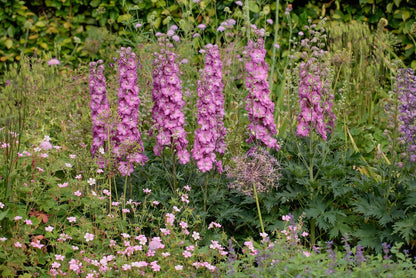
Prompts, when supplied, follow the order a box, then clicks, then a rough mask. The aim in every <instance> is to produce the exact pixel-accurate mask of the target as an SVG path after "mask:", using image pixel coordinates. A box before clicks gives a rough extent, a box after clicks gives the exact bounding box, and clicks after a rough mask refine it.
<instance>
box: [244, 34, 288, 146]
mask: <svg viewBox="0 0 416 278" xmlns="http://www.w3.org/2000/svg"><path fill="white" fill-rule="evenodd" d="M245 54H246V56H248V58H249V61H248V62H247V63H246V71H247V78H246V87H247V89H248V91H249V92H248V96H247V97H246V110H247V112H248V119H249V121H250V124H249V126H248V129H249V130H250V137H249V138H248V139H247V143H249V144H250V143H252V142H255V141H256V140H259V141H260V142H262V143H263V144H264V145H266V146H267V147H269V148H274V149H276V150H277V151H278V150H279V148H280V146H279V144H278V143H277V140H276V139H275V138H273V135H276V134H277V129H276V124H275V122H274V117H273V113H274V103H273V102H272V101H271V100H270V89H269V83H268V81H267V63H266V62H265V61H264V57H265V55H266V50H265V49H264V40H263V38H258V39H257V42H253V41H251V40H250V41H249V42H248V45H247V46H246V48H245Z"/></svg>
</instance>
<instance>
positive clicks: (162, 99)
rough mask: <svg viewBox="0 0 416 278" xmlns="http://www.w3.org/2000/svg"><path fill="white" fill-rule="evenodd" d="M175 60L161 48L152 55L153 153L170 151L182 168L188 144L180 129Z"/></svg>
mask: <svg viewBox="0 0 416 278" xmlns="http://www.w3.org/2000/svg"><path fill="white" fill-rule="evenodd" d="M161 39H163V38H161ZM175 59H176V56H175V53H173V52H171V51H169V50H167V49H164V48H163V49H161V50H160V53H155V59H154V61H153V66H154V69H153V88H152V100H153V103H154V105H153V109H152V119H153V123H154V128H155V130H158V132H159V133H158V135H157V137H156V138H157V143H156V145H155V146H154V147H153V151H154V153H155V155H158V156H159V155H161V153H162V151H163V147H164V146H170V147H174V148H175V150H176V152H177V156H178V159H179V163H181V164H186V163H188V162H189V159H190V155H189V152H188V151H187V149H186V147H187V145H188V140H187V139H186V131H185V129H184V127H183V126H184V124H185V116H184V114H183V112H182V108H183V107H184V105H185V101H184V100H183V97H182V86H181V83H182V81H181V80H180V78H179V67H178V65H177V64H176V63H175Z"/></svg>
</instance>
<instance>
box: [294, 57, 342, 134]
mask: <svg viewBox="0 0 416 278" xmlns="http://www.w3.org/2000/svg"><path fill="white" fill-rule="evenodd" d="M320 67H322V68H323V67H324V65H320V63H319V62H317V59H316V58H315V57H312V58H310V59H309V60H308V61H306V62H302V63H300V65H299V69H300V71H299V78H300V81H299V105H300V108H301V113H300V114H299V115H298V126H297V132H296V133H297V135H298V136H300V137H306V136H308V135H309V132H310V131H311V130H312V129H316V131H317V132H318V133H319V134H320V135H321V136H322V138H323V139H324V140H326V139H327V133H328V131H330V130H331V129H332V128H333V127H334V122H335V114H334V113H332V112H331V108H332V106H333V99H334V96H333V95H332V94H330V93H329V87H328V84H325V83H324V81H322V80H323V79H324V77H323V76H322V75H323V72H324V71H323V69H322V68H320Z"/></svg>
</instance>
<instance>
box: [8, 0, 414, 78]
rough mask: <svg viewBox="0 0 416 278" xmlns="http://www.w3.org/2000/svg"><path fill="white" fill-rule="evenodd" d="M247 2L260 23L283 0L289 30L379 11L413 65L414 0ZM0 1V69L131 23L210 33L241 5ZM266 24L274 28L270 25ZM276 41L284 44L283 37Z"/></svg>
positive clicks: (127, 30) (81, 53)
mask: <svg viewBox="0 0 416 278" xmlns="http://www.w3.org/2000/svg"><path fill="white" fill-rule="evenodd" d="M197 2H198V1H197ZM242 2H245V1H242ZM324 2H327V3H324ZM248 3H249V8H250V18H251V20H252V21H253V23H256V24H260V25H261V26H266V24H265V20H266V19H268V18H272V19H275V12H276V6H277V4H278V3H279V7H280V9H279V16H280V17H281V16H282V15H283V12H284V10H285V9H286V7H287V5H288V4H290V5H292V6H293V12H292V13H293V17H292V19H293V21H294V23H295V30H294V31H297V30H296V28H299V27H301V26H303V25H304V24H305V23H306V20H307V18H312V19H316V18H319V17H320V16H328V17H329V18H330V19H331V20H340V21H346V22H348V21H351V20H357V21H365V22H368V23H370V24H371V25H372V26H373V28H376V25H377V24H378V22H379V21H380V19H381V18H386V19H387V20H388V25H387V26H386V28H387V29H389V30H391V31H392V32H393V33H394V34H395V35H396V36H397V40H398V45H397V46H398V48H397V50H398V52H399V54H400V56H401V57H402V58H403V59H404V60H405V62H406V64H409V66H410V65H411V66H412V67H414V68H416V55H415V53H416V50H415V44H416V42H415V40H414V37H416V2H415V1H413V0H393V1H391V0H390V1H388V0H360V1H359V3H356V4H355V5H352V4H350V3H346V1H341V0H333V1H318V0H311V1H309V2H308V3H307V4H306V5H305V4H304V3H303V1H294V0H289V1H288V2H287V1H278V0H277V1H268V0H265V1H262V4H261V5H259V4H258V3H259V1H254V0H250V1H248ZM0 5H1V7H2V8H1V9H0V61H1V62H7V63H1V64H0V71H3V70H4V69H5V65H6V64H8V63H10V62H13V61H15V60H19V59H20V56H21V53H24V54H27V55H35V54H37V55H39V54H40V53H41V52H42V51H46V52H49V51H54V50H55V51H56V49H58V50H59V55H60V56H63V58H65V60H68V61H69V62H73V63H75V64H76V63H77V62H78V61H79V60H80V59H85V58H87V59H94V58H97V57H96V56H97V55H98V56H100V52H99V49H101V48H102V47H103V46H104V48H107V47H108V46H109V45H110V46H111V47H117V46H118V45H121V44H123V45H126V44H132V43H137V39H134V33H135V32H136V30H135V28H134V26H135V25H136V24H137V23H141V24H143V29H141V30H142V31H141V32H142V33H143V32H150V33H152V32H153V33H154V32H156V31H159V30H162V31H163V30H166V27H167V26H170V25H172V24H177V25H179V26H180V27H181V29H182V30H184V33H185V35H186V32H187V31H190V30H192V28H195V26H196V25H197V24H199V23H204V24H206V23H208V25H209V28H208V29H207V30H206V31H205V34H208V36H207V37H208V38H209V35H211V36H213V35H214V34H215V32H216V28H215V26H218V25H219V23H220V22H221V21H222V20H224V19H225V18H226V17H230V16H232V17H237V18H238V17H241V18H242V13H243V11H242V9H241V8H240V7H239V6H238V5H237V4H236V3H235V1H233V0H225V1H216V0H201V1H200V2H199V3H198V4H197V3H194V1H193V0H176V1H168V0H30V1H18V0H0ZM281 22H283V21H282V20H281ZM268 28H269V30H268V31H269V32H271V33H273V29H272V28H275V27H273V26H268ZM285 28H286V27H285V24H284V23H283V24H281V25H280V26H279V29H280V32H285V31H287V30H286V29H285ZM132 31H133V32H132ZM281 34H282V35H283V37H284V35H285V34H284V33H281ZM114 35H117V36H114ZM271 37H272V36H271ZM271 40H272V39H270V42H269V45H271ZM281 46H282V47H284V46H285V45H284V42H282V43H281Z"/></svg>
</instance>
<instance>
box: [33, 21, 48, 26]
mask: <svg viewBox="0 0 416 278" xmlns="http://www.w3.org/2000/svg"><path fill="white" fill-rule="evenodd" d="M35 26H37V27H45V26H46V23H45V21H38V22H36V23H35Z"/></svg>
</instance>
